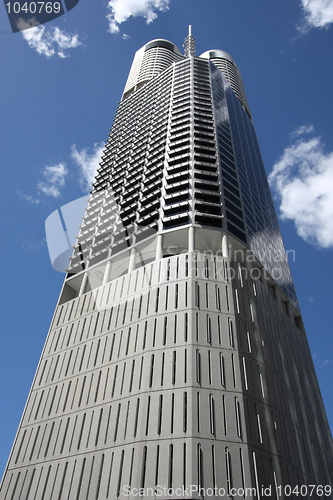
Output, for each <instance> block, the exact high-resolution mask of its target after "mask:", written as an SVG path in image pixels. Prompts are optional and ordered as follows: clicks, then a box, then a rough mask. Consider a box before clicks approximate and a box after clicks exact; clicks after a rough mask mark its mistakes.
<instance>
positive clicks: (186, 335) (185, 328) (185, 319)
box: [184, 313, 188, 342]
mask: <svg viewBox="0 0 333 500" xmlns="http://www.w3.org/2000/svg"><path fill="white" fill-rule="evenodd" d="M187 339H188V314H187V313H185V316H184V341H185V342H187Z"/></svg>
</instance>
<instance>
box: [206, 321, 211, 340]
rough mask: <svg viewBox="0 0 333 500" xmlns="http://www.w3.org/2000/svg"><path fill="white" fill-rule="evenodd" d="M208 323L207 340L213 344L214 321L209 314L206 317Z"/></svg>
mask: <svg viewBox="0 0 333 500" xmlns="http://www.w3.org/2000/svg"><path fill="white" fill-rule="evenodd" d="M206 325H207V342H208V344H210V345H212V322H211V319H210V317H209V315H208V314H207V317H206Z"/></svg>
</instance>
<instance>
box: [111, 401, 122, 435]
mask: <svg viewBox="0 0 333 500" xmlns="http://www.w3.org/2000/svg"><path fill="white" fill-rule="evenodd" d="M120 409H121V403H119V404H118V409H117V416H116V425H115V428H114V434H113V442H114V443H115V442H116V441H117V436H118V427H119V417H120Z"/></svg>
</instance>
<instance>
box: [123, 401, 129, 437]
mask: <svg viewBox="0 0 333 500" xmlns="http://www.w3.org/2000/svg"><path fill="white" fill-rule="evenodd" d="M129 409H130V401H127V408H126V418H125V429H124V439H126V435H127V425H128V414H129Z"/></svg>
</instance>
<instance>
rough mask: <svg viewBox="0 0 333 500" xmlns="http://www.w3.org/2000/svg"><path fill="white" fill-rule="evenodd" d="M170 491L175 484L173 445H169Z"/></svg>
mask: <svg viewBox="0 0 333 500" xmlns="http://www.w3.org/2000/svg"><path fill="white" fill-rule="evenodd" d="M168 475H169V480H168V484H169V489H172V484H173V444H170V445H169V474H168Z"/></svg>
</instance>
